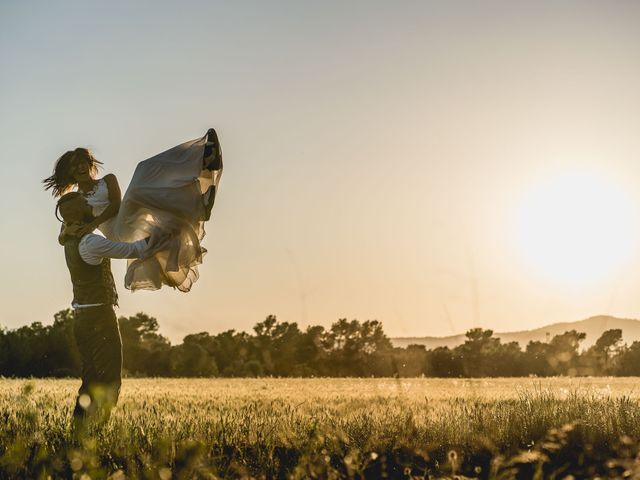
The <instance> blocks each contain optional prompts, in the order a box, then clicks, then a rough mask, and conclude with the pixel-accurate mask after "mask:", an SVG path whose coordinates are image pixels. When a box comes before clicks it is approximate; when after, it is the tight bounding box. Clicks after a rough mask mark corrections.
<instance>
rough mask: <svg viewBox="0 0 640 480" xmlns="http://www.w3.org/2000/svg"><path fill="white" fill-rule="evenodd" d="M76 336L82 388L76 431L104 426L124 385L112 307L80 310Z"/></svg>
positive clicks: (118, 335)
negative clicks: (94, 424) (90, 424)
mask: <svg viewBox="0 0 640 480" xmlns="http://www.w3.org/2000/svg"><path fill="white" fill-rule="evenodd" d="M73 332H74V334H75V337H76V344H77V346H78V350H79V351H80V356H81V357H82V385H81V386H80V390H78V396H77V397H76V406H75V409H74V411H73V419H74V427H75V428H76V429H77V430H83V429H84V428H85V427H86V426H87V425H88V424H89V423H90V422H96V423H98V424H103V423H105V422H106V421H107V420H108V419H109V415H110V413H111V409H112V408H113V406H114V405H115V404H116V403H117V401H118V396H119V395H120V385H121V383H122V340H121V338H120V329H119V328H118V320H117V319H116V314H115V312H114V311H113V307H112V306H111V305H101V306H99V307H86V308H77V309H76V310H75V319H74V324H73Z"/></svg>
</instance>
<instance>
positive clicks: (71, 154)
mask: <svg viewBox="0 0 640 480" xmlns="http://www.w3.org/2000/svg"><path fill="white" fill-rule="evenodd" d="M79 160H84V161H85V162H87V165H88V166H89V174H90V175H91V177H92V178H95V176H96V175H97V174H98V166H99V165H102V162H99V161H98V160H96V158H95V157H94V156H93V154H92V153H91V152H90V151H89V150H88V149H86V148H83V147H78V148H76V149H75V150H69V151H67V152H65V153H63V154H62V156H61V157H60V158H58V160H57V161H56V165H55V167H53V175H51V176H50V177H47V178H45V179H44V180H43V181H42V183H44V189H45V190H51V193H52V195H53V196H54V197H60V196H62V195H64V194H65V193H67V192H68V191H69V190H71V188H72V187H73V186H74V185H75V184H76V179H75V177H74V176H73V168H72V167H73V164H74V163H75V162H76V161H79Z"/></svg>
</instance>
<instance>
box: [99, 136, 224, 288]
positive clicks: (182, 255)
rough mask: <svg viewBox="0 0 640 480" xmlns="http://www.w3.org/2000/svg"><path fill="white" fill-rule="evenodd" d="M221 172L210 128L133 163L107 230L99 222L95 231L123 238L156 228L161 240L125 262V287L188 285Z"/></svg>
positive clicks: (199, 255) (200, 254) (135, 237)
mask: <svg viewBox="0 0 640 480" xmlns="http://www.w3.org/2000/svg"><path fill="white" fill-rule="evenodd" d="M212 132H213V133H212ZM221 175H222V152H221V149H220V145H219V143H218V139H217V135H216V134H215V131H213V130H209V132H207V134H206V135H204V136H203V137H201V138H197V139H195V140H191V141H188V142H185V143H183V144H181V145H178V146H176V147H173V148H171V149H169V150H167V151H165V152H162V153H159V154H158V155H155V156H153V157H151V158H149V159H147V160H144V161H142V162H140V163H139V164H138V166H137V167H136V170H135V172H134V174H133V178H132V179H131V183H130V184H129V187H128V188H127V191H126V192H125V194H124V196H123V198H122V202H121V204H120V210H119V212H118V215H117V216H116V217H115V219H113V220H114V221H113V224H112V225H106V226H105V227H106V230H107V232H109V233H107V232H105V231H104V230H102V225H101V226H100V230H101V231H103V233H105V235H106V236H109V235H112V236H113V237H115V238H116V239H117V240H119V241H123V242H133V241H136V240H140V239H141V238H145V237H147V236H149V235H150V234H152V233H153V234H154V236H156V237H158V235H157V233H158V231H161V232H162V233H163V234H162V235H160V236H159V237H160V238H162V239H163V240H162V241H161V242H159V243H158V244H156V247H155V248H154V249H151V251H152V254H151V255H148V256H147V257H145V258H144V259H137V260H129V261H128V267H127V273H126V275H125V287H126V288H128V289H130V290H139V289H144V290H157V289H159V288H161V287H162V285H167V286H170V287H174V288H177V289H178V290H181V291H183V292H188V291H189V290H190V289H191V286H192V285H193V283H194V282H195V281H196V280H197V279H198V267H197V266H198V265H199V264H200V263H202V257H203V255H204V254H205V253H206V250H205V249H204V248H203V247H202V246H201V245H200V241H201V240H202V239H203V237H204V235H205V230H204V224H205V222H206V221H207V220H208V219H209V217H210V215H211V208H212V206H213V202H214V199H215V196H216V193H217V190H218V184H219V182H220V177H221ZM105 187H106V185H105ZM94 208H95V207H94Z"/></svg>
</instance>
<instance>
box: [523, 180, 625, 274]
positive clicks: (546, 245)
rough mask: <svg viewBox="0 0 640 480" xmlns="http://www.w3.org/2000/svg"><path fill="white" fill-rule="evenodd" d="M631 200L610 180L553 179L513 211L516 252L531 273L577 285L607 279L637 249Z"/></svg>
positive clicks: (546, 181)
mask: <svg viewBox="0 0 640 480" xmlns="http://www.w3.org/2000/svg"><path fill="white" fill-rule="evenodd" d="M634 210H635V209H634V208H633V203H632V201H631V200H630V199H629V198H628V197H627V195H625V192H624V191H623V189H622V188H621V187H620V186H619V185H616V184H615V183H614V182H613V181H612V180H610V179H608V178H606V177H604V176H602V175H595V174H592V173H582V172H570V173H563V174H557V175H554V176H552V177H549V178H547V179H546V180H544V181H541V182H539V183H538V184H536V185H534V186H533V187H532V188H531V189H530V190H529V191H528V192H527V193H526V194H525V195H524V198H523V199H522V203H521V204H520V207H519V208H518V209H517V219H516V222H515V224H516V237H517V243H518V246H519V249H520V250H521V253H522V254H523V256H524V258H525V259H526V261H527V263H528V264H529V266H530V268H531V269H532V270H533V271H535V272H536V273H537V274H541V275H543V276H544V277H546V279H548V280H551V281H554V282H556V283H563V284H566V285H568V286H581V285H585V284H591V283H597V282H599V281H602V280H604V279H606V278H608V276H609V275H611V274H612V273H613V272H615V271H616V269H618V268H620V267H621V266H622V265H624V263H625V261H627V260H629V258H630V257H631V255H632V254H633V249H634V248H635V247H637V245H636V241H637V235H636V231H635V230H636V229H635V228H634V225H635V218H634Z"/></svg>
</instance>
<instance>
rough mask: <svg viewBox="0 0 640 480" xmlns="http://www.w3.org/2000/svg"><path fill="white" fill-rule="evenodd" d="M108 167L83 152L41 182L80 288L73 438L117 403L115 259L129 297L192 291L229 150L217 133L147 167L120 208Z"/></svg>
mask: <svg viewBox="0 0 640 480" xmlns="http://www.w3.org/2000/svg"><path fill="white" fill-rule="evenodd" d="M101 164H102V163H101V162H99V161H98V160H96V159H95V157H94V156H93V155H92V154H91V152H90V151H89V150H87V149H85V148H76V149H75V150H70V151H68V152H66V153H64V154H63V155H62V156H61V157H60V158H59V159H58V160H57V161H56V164H55V168H54V171H53V174H52V175H51V176H50V177H48V178H46V179H45V180H44V184H45V189H47V190H49V189H51V190H52V193H53V195H54V196H55V197H59V198H58V201H57V205H56V217H58V219H59V220H61V222H62V227H61V230H60V234H59V236H58V241H59V243H60V244H61V245H63V246H64V255H65V260H66V263H67V267H68V269H69V273H70V275H71V283H72V285H73V301H72V306H73V308H74V334H75V339H76V344H77V346H78V350H79V352H80V355H81V358H82V385H81V386H80V389H79V391H78V395H77V397H76V404H75V408H74V413H73V426H74V432H75V433H76V434H81V433H83V432H86V429H87V427H88V426H89V425H90V424H98V425H99V424H103V423H104V422H106V421H107V420H108V418H109V415H110V411H111V409H112V407H113V406H114V405H115V404H116V402H117V401H118V396H119V394H120V385H121V380H122V341H121V338H120V331H119V328H118V322H117V319H116V314H115V311H114V307H115V306H117V305H118V292H117V289H116V286H115V282H114V279H113V275H112V273H111V263H110V259H112V258H126V259H128V266H127V272H126V275H125V279H124V280H125V282H124V283H125V287H126V288H127V289H130V290H132V291H134V290H138V289H146V290H157V289H159V288H161V287H162V286H163V285H166V286H170V287H173V288H177V289H178V290H180V291H183V292H188V291H189V290H190V288H191V286H192V284H193V283H194V282H195V281H196V280H197V278H198V269H197V265H198V264H200V263H202V257H203V255H204V254H205V252H206V250H205V249H204V248H203V247H202V246H201V245H200V241H201V240H202V238H203V237H204V234H205V231H204V223H205V222H206V221H207V220H209V218H210V216H211V208H212V206H213V202H214V199H215V196H216V192H217V189H218V184H219V181H220V176H221V175H222V150H221V148H220V142H219V141H218V136H217V134H216V132H215V130H213V129H210V130H209V131H208V132H207V133H206V135H204V136H203V137H201V138H198V139H195V140H192V141H189V142H185V143H183V144H181V145H178V146H176V147H173V148H171V149H169V150H167V151H165V152H162V153H160V154H158V155H155V156H153V157H151V158H149V159H147V160H144V161H142V162H140V163H139V164H138V165H137V167H136V170H135V172H134V175H133V178H132V180H131V182H130V184H129V187H128V188H127V191H126V193H125V195H124V197H122V199H121V196H120V187H119V184H118V180H117V178H116V177H115V176H114V175H113V174H109V175H105V176H104V177H102V178H98V176H97V173H98V166H99V165H101ZM95 230H99V231H100V233H101V234H102V235H100V234H97V233H94V231H95Z"/></svg>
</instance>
